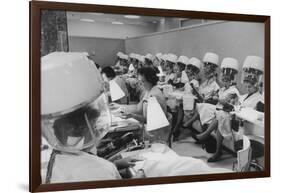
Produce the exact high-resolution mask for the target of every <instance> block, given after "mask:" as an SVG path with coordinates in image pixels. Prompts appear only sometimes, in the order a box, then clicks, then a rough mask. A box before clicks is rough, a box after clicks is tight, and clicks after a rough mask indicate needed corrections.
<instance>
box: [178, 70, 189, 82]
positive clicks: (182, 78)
mask: <svg viewBox="0 0 281 193" xmlns="http://www.w3.org/2000/svg"><path fill="white" fill-rule="evenodd" d="M180 82H181V83H184V84H186V83H188V82H189V78H188V76H187V74H186V72H185V71H182V72H181V80H180Z"/></svg>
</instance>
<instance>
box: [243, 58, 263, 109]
mask: <svg viewBox="0 0 281 193" xmlns="http://www.w3.org/2000/svg"><path fill="white" fill-rule="evenodd" d="M242 69H243V74H242V78H243V79H244V80H245V79H247V78H246V76H248V78H249V77H250V76H249V75H252V77H253V78H252V79H255V78H256V79H257V83H256V85H254V87H257V88H258V92H253V94H252V96H251V95H249V94H246V95H243V96H242V97H241V98H240V103H241V105H242V107H244V106H246V107H251V108H254V109H256V110H259V111H262V110H260V108H259V107H260V104H263V103H264V96H263V94H262V93H261V92H260V90H262V88H261V87H260V86H261V85H262V76H263V71H264V61H263V59H262V58H261V57H258V56H247V58H246V59H245V61H244V65H243V68H242ZM254 81H255V80H254ZM246 86H250V87H251V85H248V84H247V85H246ZM253 89H254V90H255V89H256V88H253Z"/></svg>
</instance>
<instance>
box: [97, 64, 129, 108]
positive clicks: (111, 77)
mask: <svg viewBox="0 0 281 193" xmlns="http://www.w3.org/2000/svg"><path fill="white" fill-rule="evenodd" d="M101 74H102V77H103V79H104V81H105V82H106V84H109V81H115V82H116V83H117V84H118V85H119V87H120V88H121V89H122V91H123V92H124V94H125V96H124V97H122V98H121V99H119V100H118V101H116V102H117V103H121V104H127V103H128V102H129V101H128V99H129V92H128V89H127V86H126V82H125V80H123V79H122V78H120V77H119V76H116V74H115V72H114V70H113V69H112V68H111V67H110V66H107V67H104V68H103V69H102V71H101ZM107 89H108V91H109V85H108V88H107Z"/></svg>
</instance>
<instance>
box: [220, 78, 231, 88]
mask: <svg viewBox="0 0 281 193" xmlns="http://www.w3.org/2000/svg"><path fill="white" fill-rule="evenodd" d="M222 84H223V86H224V87H225V88H229V87H230V85H231V81H230V80H228V79H224V78H223V79H222Z"/></svg>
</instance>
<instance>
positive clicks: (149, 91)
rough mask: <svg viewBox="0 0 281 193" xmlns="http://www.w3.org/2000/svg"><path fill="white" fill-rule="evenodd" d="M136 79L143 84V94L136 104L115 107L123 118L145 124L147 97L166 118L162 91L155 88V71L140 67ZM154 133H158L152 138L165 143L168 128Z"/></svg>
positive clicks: (156, 80)
mask: <svg viewBox="0 0 281 193" xmlns="http://www.w3.org/2000/svg"><path fill="white" fill-rule="evenodd" d="M138 78H139V80H140V82H142V84H143V87H144V89H145V94H144V96H143V98H142V99H141V101H140V102H139V103H138V104H135V105H117V106H120V107H121V108H122V111H123V117H124V118H134V119H136V120H138V121H140V122H141V123H144V124H145V123H146V122H147V101H148V99H149V97H155V98H156V100H157V102H158V103H159V104H160V106H161V109H162V110H163V112H164V114H165V115H166V116H168V114H167V106H166V100H165V97H164V96H163V94H162V91H161V90H160V89H159V88H158V87H157V82H158V79H159V78H158V76H157V71H156V70H155V69H154V68H151V67H142V68H140V69H139V70H138ZM113 105H115V104H113ZM156 131H157V132H159V133H157V134H156V133H154V136H155V137H158V139H160V138H161V140H162V141H165V142H167V140H168V136H169V132H170V127H167V128H161V129H158V130H156ZM157 135H158V136H157Z"/></svg>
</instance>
